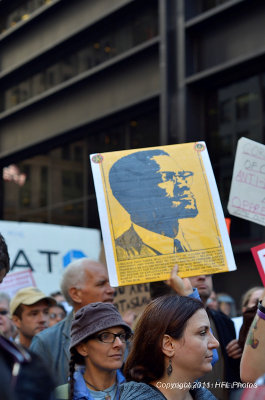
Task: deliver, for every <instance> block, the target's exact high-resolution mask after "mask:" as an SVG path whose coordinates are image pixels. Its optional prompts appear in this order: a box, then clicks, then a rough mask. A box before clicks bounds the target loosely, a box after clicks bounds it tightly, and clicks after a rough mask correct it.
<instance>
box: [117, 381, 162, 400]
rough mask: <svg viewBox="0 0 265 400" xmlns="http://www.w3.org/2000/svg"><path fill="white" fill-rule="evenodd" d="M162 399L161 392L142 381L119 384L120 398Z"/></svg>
mask: <svg viewBox="0 0 265 400" xmlns="http://www.w3.org/2000/svg"><path fill="white" fill-rule="evenodd" d="M136 399H137V400H148V399H152V400H163V399H165V397H164V396H163V394H162V393H161V392H159V391H158V390H156V389H155V388H152V387H151V386H149V385H147V384H146V383H142V382H133V381H132V382H126V383H123V384H122V385H121V386H120V400H136Z"/></svg>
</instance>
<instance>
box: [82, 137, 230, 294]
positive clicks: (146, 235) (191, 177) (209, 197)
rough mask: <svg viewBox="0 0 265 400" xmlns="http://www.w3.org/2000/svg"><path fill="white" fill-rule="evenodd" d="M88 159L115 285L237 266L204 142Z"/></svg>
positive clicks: (110, 272) (124, 152) (130, 151)
mask: <svg viewBox="0 0 265 400" xmlns="http://www.w3.org/2000/svg"><path fill="white" fill-rule="evenodd" d="M90 159H91V166H92V171H93V177H94V183H95V189H96V196H97V202H98V209H99V216H100V221H101V230H102V235H103V241H104V247H105V250H106V261H107V267H108V271H109V278H110V283H111V285H112V286H124V285H132V284H140V283H145V282H152V281H160V280H166V279H168V278H169V276H170V272H171V270H172V267H173V266H174V264H176V263H177V264H178V265H179V271H180V276H182V277H184V276H193V275H200V274H211V273H219V272H227V271H230V270H234V269H236V266H235V261H234V257H233V252H232V248H231V244H230V240H229V235H228V231H227V227H226V223H225V219H224V215H223V210H222V207H221V202H220V198H219V194H218V190H217V186H216V182H215V179H214V175H213V171H212V167H211V163H210V159H209V156H208V152H207V149H206V145H205V143H204V142H197V143H185V144H179V145H171V146H163V147H152V148H148V149H137V150H126V151H117V152H112V153H103V154H92V155H91V156H90Z"/></svg>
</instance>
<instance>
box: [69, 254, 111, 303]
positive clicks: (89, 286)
mask: <svg viewBox="0 0 265 400" xmlns="http://www.w3.org/2000/svg"><path fill="white" fill-rule="evenodd" d="M61 290H62V293H63V295H64V296H65V298H66V300H67V302H68V303H69V304H71V305H72V306H73V308H74V310H75V311H77V310H78V309H79V308H81V307H84V306H85V305H87V304H90V303H95V302H98V301H101V302H109V303H112V302H113V300H114V292H115V290H114V289H113V288H112V287H111V286H110V284H109V277H108V273H107V270H106V268H105V266H104V265H103V264H101V263H99V262H97V261H92V260H89V259H87V258H81V259H79V260H77V261H74V262H73V263H71V264H69V265H68V267H67V269H66V270H65V272H64V275H63V279H62V283H61Z"/></svg>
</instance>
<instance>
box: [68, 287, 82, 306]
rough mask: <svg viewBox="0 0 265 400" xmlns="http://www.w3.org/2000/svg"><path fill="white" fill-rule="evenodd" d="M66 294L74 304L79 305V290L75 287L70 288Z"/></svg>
mask: <svg viewBox="0 0 265 400" xmlns="http://www.w3.org/2000/svg"><path fill="white" fill-rule="evenodd" d="M68 293H69V296H70V297H71V299H72V300H73V302H74V303H78V304H80V303H81V297H80V289H77V288H76V287H71V288H70V289H68Z"/></svg>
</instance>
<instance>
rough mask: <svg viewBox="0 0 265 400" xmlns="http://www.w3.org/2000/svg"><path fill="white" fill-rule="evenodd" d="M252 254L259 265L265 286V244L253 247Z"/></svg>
mask: <svg viewBox="0 0 265 400" xmlns="http://www.w3.org/2000/svg"><path fill="white" fill-rule="evenodd" d="M251 252H252V255H253V257H254V260H255V263H256V265H257V268H258V271H259V275H260V278H261V280H262V283H263V285H264V286H265V243H263V244H260V245H259V246H255V247H252V248H251Z"/></svg>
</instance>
